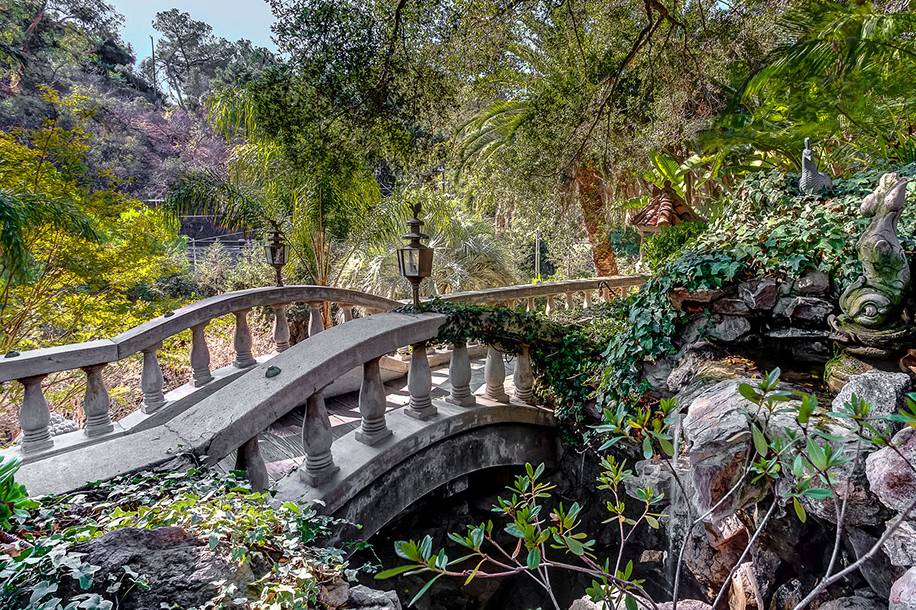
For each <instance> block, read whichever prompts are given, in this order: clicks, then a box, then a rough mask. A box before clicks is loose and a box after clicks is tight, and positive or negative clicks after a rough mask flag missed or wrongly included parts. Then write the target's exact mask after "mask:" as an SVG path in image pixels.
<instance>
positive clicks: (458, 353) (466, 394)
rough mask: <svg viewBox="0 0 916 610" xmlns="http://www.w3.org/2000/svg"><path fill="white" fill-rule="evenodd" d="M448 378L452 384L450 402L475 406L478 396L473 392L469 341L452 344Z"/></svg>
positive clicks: (448, 399)
mask: <svg viewBox="0 0 916 610" xmlns="http://www.w3.org/2000/svg"><path fill="white" fill-rule="evenodd" d="M448 379H449V382H450V383H451V384H452V392H451V395H450V396H449V397H448V398H447V399H446V400H447V401H448V402H450V403H452V404H456V405H460V406H462V407H473V406H474V405H475V404H477V398H476V397H475V396H474V394H472V393H471V358H470V356H468V345H467V343H464V342H462V343H459V344H456V345H453V346H452V359H451V361H450V362H449V365H448Z"/></svg>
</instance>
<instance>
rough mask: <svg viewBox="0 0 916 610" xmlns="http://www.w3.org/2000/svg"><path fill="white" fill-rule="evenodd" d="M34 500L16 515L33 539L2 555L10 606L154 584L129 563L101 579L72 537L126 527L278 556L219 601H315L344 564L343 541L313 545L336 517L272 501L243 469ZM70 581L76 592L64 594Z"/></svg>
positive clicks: (113, 599) (237, 552)
mask: <svg viewBox="0 0 916 610" xmlns="http://www.w3.org/2000/svg"><path fill="white" fill-rule="evenodd" d="M30 508H33V510H32V512H31V513H30V514H29V515H28V517H27V518H26V517H25V516H22V515H20V516H18V517H17V519H16V521H17V526H18V527H17V530H18V531H17V533H18V534H19V535H20V536H22V537H23V538H24V539H25V540H26V541H28V542H29V543H30V544H31V545H32V546H30V547H27V548H25V549H24V550H22V551H21V552H20V553H19V554H18V555H17V556H16V557H7V558H5V559H4V560H2V561H0V579H2V580H3V589H2V591H0V603H2V604H4V605H5V607H15V608H24V609H30V610H38V609H42V610H61V609H66V610H69V609H71V608H76V607H77V606H79V608H105V609H110V608H112V607H117V605H118V603H119V601H121V600H123V599H124V597H125V596H126V595H127V594H128V593H129V592H130V590H131V589H133V588H134V587H145V586H148V584H147V583H146V581H145V578H144V576H145V575H143V574H138V573H136V572H135V571H134V570H132V569H131V567H130V566H129V565H127V566H124V573H123V574H121V575H118V576H117V577H115V576H114V575H112V577H111V578H109V579H108V580H107V581H105V582H99V580H100V579H97V578H96V576H95V575H96V573H97V572H98V568H97V567H96V566H92V565H90V564H88V563H87V562H86V561H85V559H84V555H82V554H80V553H76V552H74V551H73V550H72V547H73V545H74V544H76V543H78V542H85V541H87V540H91V539H93V538H97V537H99V536H102V535H103V534H105V533H107V532H110V531H114V530H116V529H120V528H124V527H137V528H158V527H167V526H177V527H181V528H183V529H185V530H186V531H188V532H189V533H190V534H192V535H193V536H195V537H197V538H199V539H201V540H205V541H207V544H208V545H209V548H210V549H212V550H214V551H215V552H217V553H219V554H221V555H223V556H224V557H225V558H226V559H227V561H230V562H234V563H239V564H242V563H248V564H252V565H253V566H270V568H269V571H268V572H267V573H266V574H265V575H264V576H263V577H262V578H260V579H259V580H258V581H256V582H255V583H254V584H253V585H252V588H251V590H249V591H239V590H237V589H236V588H235V587H234V585H225V586H223V589H222V591H221V592H220V594H219V595H218V596H217V598H215V599H214V600H212V603H213V604H214V606H215V607H222V606H223V605H234V603H237V602H234V601H233V600H240V599H241V600H244V602H245V603H246V604H247V606H246V607H249V608H254V609H259V610H268V609H272V608H278V607H282V608H303V609H304V608H307V607H313V605H314V604H315V603H316V601H317V595H318V587H319V585H320V584H321V583H322V582H324V581H325V580H328V581H329V580H331V579H333V578H335V577H336V576H337V575H339V574H340V572H341V570H342V568H343V566H344V563H343V556H342V554H341V553H340V552H339V551H338V550H336V549H333V548H318V547H316V546H314V544H315V540H316V538H317V537H318V536H320V535H322V534H325V533H326V532H327V527H328V525H330V524H331V523H332V522H333V521H332V520H331V519H329V518H326V517H319V516H317V515H316V513H315V511H314V510H313V509H312V508H311V507H309V506H305V505H300V504H295V503H292V502H285V503H283V504H280V505H274V504H272V503H271V502H270V497H269V496H268V495H267V494H264V493H260V492H254V491H252V490H251V489H250V487H249V486H248V484H247V482H246V481H245V480H244V478H243V476H242V473H232V474H231V475H229V476H228V477H221V476H215V475H214V474H212V473H209V472H207V471H204V470H200V469H191V470H188V471H185V472H173V473H167V474H162V473H158V474H153V473H141V474H137V475H132V476H126V477H122V478H120V479H115V480H113V481H109V482H105V483H100V484H97V485H96V486H94V487H92V488H90V489H88V490H87V491H85V492H83V493H79V494H68V495H66V496H60V497H56V496H51V497H45V498H41V499H39V501H37V502H34V506H33V507H30ZM63 591H76V592H77V593H76V594H74V595H72V596H71V597H70V598H69V599H61V597H59V594H60V592H63ZM55 593H58V595H55ZM83 604H85V605H83ZM93 604H94V605H93Z"/></svg>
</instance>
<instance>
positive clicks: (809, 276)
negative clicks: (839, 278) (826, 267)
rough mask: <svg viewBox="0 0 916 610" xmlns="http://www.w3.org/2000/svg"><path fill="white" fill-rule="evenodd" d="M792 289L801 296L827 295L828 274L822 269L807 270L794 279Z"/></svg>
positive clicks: (828, 286)
mask: <svg viewBox="0 0 916 610" xmlns="http://www.w3.org/2000/svg"><path fill="white" fill-rule="evenodd" d="M792 290H793V291H794V292H795V293H796V294H800V295H803V296H809V297H823V296H827V293H828V292H829V291H830V276H829V275H827V274H826V273H824V272H823V271H808V272H807V273H805V274H803V275H802V276H801V277H800V278H798V279H797V280H795V285H794V286H793V287H792Z"/></svg>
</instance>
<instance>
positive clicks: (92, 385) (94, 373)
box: [83, 364, 114, 436]
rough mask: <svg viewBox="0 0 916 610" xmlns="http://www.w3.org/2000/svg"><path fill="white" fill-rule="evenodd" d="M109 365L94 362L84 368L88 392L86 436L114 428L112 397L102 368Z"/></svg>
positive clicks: (86, 399) (107, 431)
mask: <svg viewBox="0 0 916 610" xmlns="http://www.w3.org/2000/svg"><path fill="white" fill-rule="evenodd" d="M106 366H107V365H105V364H94V365H92V366H87V367H84V368H83V371H85V372H86V394H85V396H83V413H85V415H86V425H85V426H84V427H83V433H84V434H85V435H86V436H100V435H102V434H108V433H109V432H111V431H112V430H114V424H112V423H111V415H110V409H111V397H110V396H108V390H107V389H106V388H105V380H104V379H102V369H104V368H105V367H106Z"/></svg>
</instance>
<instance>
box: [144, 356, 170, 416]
mask: <svg viewBox="0 0 916 610" xmlns="http://www.w3.org/2000/svg"><path fill="white" fill-rule="evenodd" d="M161 347H162V343H157V344H155V345H151V346H149V347H148V348H146V349H144V350H143V373H142V374H141V375H140V389H142V390H143V405H142V406H141V407H140V409H141V410H142V411H143V412H144V413H153V412H155V411H157V410H159V409H160V408H161V407H162V406H163V405H164V404H165V394H163V393H162V368H161V367H160V366H159V358H158V357H157V356H156V352H157V351H159V348H161Z"/></svg>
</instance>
